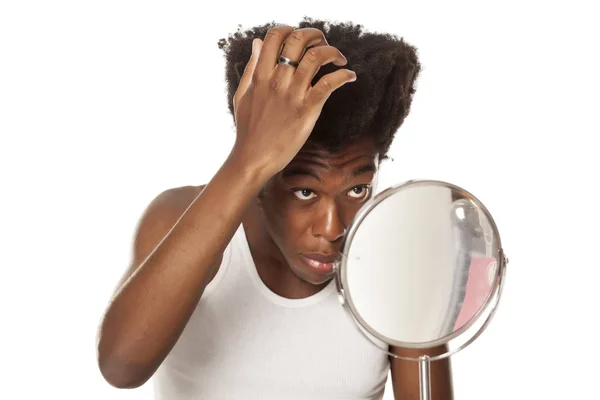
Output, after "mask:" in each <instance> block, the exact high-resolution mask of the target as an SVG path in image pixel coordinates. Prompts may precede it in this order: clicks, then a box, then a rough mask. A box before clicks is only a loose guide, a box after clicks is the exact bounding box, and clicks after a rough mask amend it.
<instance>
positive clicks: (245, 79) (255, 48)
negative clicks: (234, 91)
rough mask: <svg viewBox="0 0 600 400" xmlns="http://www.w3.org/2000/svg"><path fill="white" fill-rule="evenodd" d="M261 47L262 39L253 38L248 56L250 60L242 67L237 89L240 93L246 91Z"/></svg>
mask: <svg viewBox="0 0 600 400" xmlns="http://www.w3.org/2000/svg"><path fill="white" fill-rule="evenodd" d="M261 49H262V40H260V39H254V40H253V41H252V55H251V56H250V60H248V64H246V67H245V68H244V73H243V74H242V77H241V79H240V84H239V85H238V90H239V91H240V93H242V94H243V93H244V92H245V91H246V89H247V88H248V85H250V82H251V81H252V75H253V74H254V68H255V67H256V63H257V62H258V57H259V56H260V51H261Z"/></svg>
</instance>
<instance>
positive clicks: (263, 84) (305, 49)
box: [233, 25, 356, 179]
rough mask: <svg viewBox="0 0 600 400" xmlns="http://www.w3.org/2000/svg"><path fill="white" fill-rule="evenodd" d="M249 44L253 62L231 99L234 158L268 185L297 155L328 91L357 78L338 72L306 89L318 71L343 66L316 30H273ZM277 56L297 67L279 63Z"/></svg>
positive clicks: (353, 75)
mask: <svg viewBox="0 0 600 400" xmlns="http://www.w3.org/2000/svg"><path fill="white" fill-rule="evenodd" d="M252 43H253V51H252V56H251V57H250V60H249V62H248V64H247V65H246V68H245V70H244V73H243V75H242V77H241V80H240V84H239V86H238V88H237V91H236V93H235V95H234V98H233V107H234V118H235V123H236V130H237V138H236V141H235V146H234V149H233V154H234V155H235V157H238V158H239V159H241V160H243V163H242V165H247V166H249V167H251V168H256V169H257V170H259V171H260V172H261V175H264V177H265V178H266V179H268V178H270V177H271V176H273V175H275V174H276V173H278V172H279V171H281V170H282V169H283V168H284V167H285V166H286V165H287V164H288V163H289V162H290V161H291V160H292V159H293V158H294V156H296V154H297V153H298V152H299V151H300V149H301V148H302V146H303V145H304V144H305V142H306V141H307V139H308V137H309V135H310V133H311V132H312V130H313V127H314V125H315V123H316V121H317V119H318V117H319V115H320V113H321V110H322V109H323V106H324V104H325V102H326V101H327V99H328V98H329V96H330V95H331V94H332V93H333V91H335V90H336V89H338V88H339V87H341V86H342V85H344V84H346V83H348V82H352V81H354V80H356V74H355V72H353V71H350V70H348V69H343V68H341V69H338V70H336V71H334V72H331V73H329V74H327V75H324V76H323V77H321V79H320V80H319V81H318V82H317V83H315V85H314V86H313V85H312V84H311V83H312V80H313V78H314V76H315V75H316V74H317V72H318V71H319V69H320V68H321V67H322V66H323V65H325V64H329V63H333V64H334V65H337V66H340V67H341V66H344V65H346V64H347V60H346V58H345V57H344V55H343V54H342V53H341V52H340V51H339V50H338V49H337V48H335V47H333V46H329V45H328V43H327V41H326V39H325V36H324V34H323V32H322V31H320V30H318V29H315V28H304V29H296V30H295V29H293V28H292V27H289V26H286V25H282V26H277V27H274V28H271V29H270V30H269V31H268V32H267V34H266V36H265V38H264V42H263V41H261V40H260V39H255V40H253V42H252ZM282 48H283V50H281V49H282ZM280 51H281V55H283V56H285V57H287V58H289V59H291V60H292V61H297V62H298V63H299V64H298V66H292V65H288V64H282V63H279V56H280Z"/></svg>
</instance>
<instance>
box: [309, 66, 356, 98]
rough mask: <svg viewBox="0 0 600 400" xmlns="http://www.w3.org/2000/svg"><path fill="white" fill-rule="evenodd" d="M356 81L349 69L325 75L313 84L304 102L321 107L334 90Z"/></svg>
mask: <svg viewBox="0 0 600 400" xmlns="http://www.w3.org/2000/svg"><path fill="white" fill-rule="evenodd" d="M355 80H356V73H355V72H354V71H351V70H349V69H339V70H337V71H335V72H332V73H330V74H327V75H325V76H323V77H321V79H319V81H318V82H317V83H316V84H315V86H313V87H312V88H310V90H309V91H308V92H307V94H306V100H307V101H308V102H309V103H310V104H316V105H318V106H320V107H323V105H324V104H325V101H327V99H328V98H329V96H331V93H333V92H334V91H335V90H336V89H338V88H340V87H341V86H343V85H345V84H346V83H348V82H354V81H355Z"/></svg>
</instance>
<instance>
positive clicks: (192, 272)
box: [98, 157, 264, 388]
mask: <svg viewBox="0 0 600 400" xmlns="http://www.w3.org/2000/svg"><path fill="white" fill-rule="evenodd" d="M242 167H245V166H242V165H240V164H236V161H235V160H234V159H233V158H231V157H230V159H228V160H227V161H226V162H225V163H224V164H223V166H222V168H221V169H220V170H219V171H218V173H217V174H216V175H215V176H214V178H213V179H212V180H211V181H210V182H209V183H208V184H207V185H206V187H205V188H204V189H203V190H202V192H201V193H200V194H199V195H197V196H196V197H195V198H194V197H191V196H190V194H192V196H194V195H195V194H194V193H193V192H191V191H190V189H189V188H184V189H183V191H184V192H185V191H187V193H182V190H181V189H178V190H177V191H167V192H164V193H162V194H161V195H159V196H158V197H157V198H156V199H154V201H153V202H152V203H151V204H150V205H149V207H148V209H147V211H146V212H145V214H144V216H143V218H142V219H141V221H140V224H139V228H138V232H137V234H136V238H135V246H134V257H133V258H134V259H133V261H132V265H131V267H130V270H129V271H128V273H127V274H126V276H125V277H124V279H123V284H122V285H120V287H119V288H118V289H117V291H116V293H115V296H114V297H113V299H112V301H111V304H110V305H109V307H108V309H107V310H106V313H105V315H104V318H103V320H102V323H101V326H100V331H99V336H98V362H99V366H100V370H101V372H102V374H103V376H104V377H105V379H106V380H107V381H108V382H109V383H110V384H111V385H113V386H116V387H120V388H132V387H138V386H140V385H142V384H143V383H145V382H146V381H147V380H148V379H149V378H150V377H151V376H152V374H153V373H154V372H155V371H156V369H157V368H158V367H159V365H160V364H161V363H162V361H163V360H164V358H165V357H166V356H167V354H168V353H169V352H170V350H171V349H172V347H173V346H174V345H175V343H176V341H177V339H178V338H179V336H180V335H181V333H182V331H183V329H184V327H185V325H186V324H187V322H188V321H189V318H190V317H191V314H192V312H193V310H194V309H195V307H196V305H197V303H198V301H199V299H200V297H201V296H202V293H203V291H204V289H205V287H206V285H207V284H208V283H209V282H210V280H211V279H212V277H213V276H214V275H215V273H216V269H217V268H218V266H219V264H220V262H221V259H222V255H223V251H224V250H225V248H226V246H227V244H228V243H229V241H230V240H231V238H232V236H233V234H234V233H235V231H236V229H237V228H238V227H239V225H240V223H241V220H242V216H243V214H244V212H245V210H246V208H247V206H248V204H249V202H250V200H251V199H252V198H253V197H255V196H256V195H257V194H258V192H259V190H260V188H261V185H262V184H264V179H261V177H260V176H259V175H258V174H255V173H253V172H252V170H251V169H249V168H246V167H245V168H242ZM192 190H193V189H192ZM196 192H197V190H196ZM190 197H191V200H189V199H190ZM186 198H187V200H186ZM190 203H191V204H190ZM186 204H189V207H187V205H186Z"/></svg>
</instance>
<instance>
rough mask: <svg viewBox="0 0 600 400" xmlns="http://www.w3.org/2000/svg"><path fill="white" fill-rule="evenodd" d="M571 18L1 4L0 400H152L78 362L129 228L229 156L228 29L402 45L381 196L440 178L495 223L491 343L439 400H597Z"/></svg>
mask: <svg viewBox="0 0 600 400" xmlns="http://www.w3.org/2000/svg"><path fill="white" fill-rule="evenodd" d="M589 4H593V2H591V1H590V2H583V1H581V2H576V1H569V2H566V1H564V2H562V3H558V2H550V1H544V2H542V1H539V2H532V1H529V2H525V1H512V2H509V1H501V2H500V1H499V2H482V1H479V2H475V1H473V2H470V3H465V2H444V3H442V2H439V3H437V4H433V3H429V2H425V1H415V2H411V3H408V2H401V1H397V2H385V3H384V2H377V1H367V2H356V3H354V4H351V3H350V2H341V1H340V2H327V1H301V2H298V1H293V2H282V1H278V2H274V1H261V2H244V3H242V2H235V3H234V2H209V3H208V4H207V5H201V3H200V2H189V1H188V2H184V1H179V2H155V1H144V2H142V1H135V2H134V1H125V0H120V1H109V0H105V1H102V2H91V1H44V2H42V1H38V2H33V1H24V0H23V1H3V2H2V3H1V6H0V134H1V143H0V174H1V178H2V180H1V186H0V187H1V190H2V195H1V196H0V213H1V215H0V216H1V219H0V226H1V230H0V235H1V237H0V239H1V240H0V246H1V253H0V254H1V258H0V262H1V263H2V264H1V268H2V274H1V275H0V284H1V286H2V287H1V290H0V296H1V301H0V316H1V323H2V329H1V330H0V332H1V334H0V335H1V341H0V347H1V356H0V366H1V367H0V368H1V373H0V382H1V383H0V398H2V399H42V398H61V399H82V398H85V399H131V400H133V399H150V398H151V390H150V389H151V386H150V385H146V386H144V387H142V388H140V389H136V390H130V391H125V390H117V389H114V388H112V387H110V386H109V385H108V384H106V383H105V382H103V380H102V379H101V377H100V375H99V373H98V370H97V367H96V361H95V347H94V346H95V334H96V326H97V323H98V321H99V318H100V316H101V314H102V312H103V310H104V307H105V305H106V302H107V300H108V296H109V295H110V293H111V291H112V289H113V287H114V285H115V283H116V281H117V280H118V279H119V277H120V276H121V274H122V272H123V271H124V270H125V268H126V266H127V264H128V261H129V252H130V245H131V235H132V233H133V231H134V228H135V225H136V222H137V220H138V218H139V216H140V215H141V213H142V211H143V209H144V208H145V206H146V205H147V204H148V202H149V201H150V200H151V199H152V198H153V197H154V196H155V195H156V194H158V193H159V192H161V191H162V190H164V189H166V188H168V187H174V186H180V185H188V184H191V185H197V184H202V183H206V182H207V181H208V180H209V179H210V177H211V176H212V174H213V173H214V172H215V171H216V169H217V168H218V166H219V165H220V163H221V162H222V161H223V159H224V157H225V156H226V155H227V153H228V151H229V149H230V146H231V144H232V142H233V137H234V130H233V124H232V120H231V117H230V116H229V114H228V111H227V106H226V97H225V86H224V72H223V67H224V59H223V57H222V53H221V51H220V50H219V49H218V47H217V41H218V40H219V39H220V38H222V37H225V36H226V35H227V34H228V33H229V32H233V31H235V30H236V29H237V24H238V23H239V24H243V26H244V27H249V26H251V25H254V24H259V23H264V22H267V21H271V20H276V21H278V22H283V23H288V24H295V23H296V22H297V21H299V20H300V19H301V17H302V16H303V15H310V16H312V17H315V18H326V19H333V20H352V21H354V22H358V23H362V24H364V25H365V26H366V27H367V29H369V30H379V31H389V32H393V33H397V34H399V35H401V36H404V37H405V38H406V39H407V40H408V41H409V42H411V43H413V44H415V45H416V46H417V47H418V48H419V50H420V56H421V60H422V63H423V65H424V70H423V73H422V75H421V78H420V80H419V87H418V92H417V95H416V97H415V101H414V106H413V110H412V113H411V115H410V116H409V118H408V120H407V121H406V123H405V125H404V126H403V127H402V128H401V129H400V131H399V134H398V137H397V140H396V142H395V144H394V146H393V148H392V150H391V155H392V156H393V157H394V159H395V161H393V162H388V163H387V164H386V165H385V167H384V168H385V170H384V171H383V177H382V182H381V184H382V186H387V185H390V184H394V183H398V182H401V181H404V180H406V179H412V178H433V179H441V180H447V181H450V182H452V183H455V184H458V185H460V186H463V187H464V188H466V189H467V190H469V191H471V192H473V193H474V194H475V195H476V196H477V197H479V198H480V199H481V200H482V201H483V202H484V204H485V205H486V206H487V207H488V208H489V209H490V211H491V212H492V214H493V216H494V218H495V219H496V222H497V223H498V225H499V228H500V232H501V234H502V239H503V242H504V247H505V249H506V251H507V253H508V256H509V258H510V260H511V263H510V264H509V270H508V276H507V286H506V289H505V291H504V297H503V299H502V302H501V305H500V309H499V311H498V314H497V316H496V318H495V319H494V320H493V323H492V324H491V325H490V327H489V329H488V330H487V331H486V332H484V334H483V335H482V336H481V337H480V338H479V339H478V340H477V341H476V342H475V343H474V344H473V345H472V346H471V347H468V348H467V349H465V350H464V351H463V352H461V353H458V354H457V355H455V356H454V357H453V365H454V382H455V389H456V398H457V399H461V400H462V399H481V398H485V399H488V400H492V399H507V398H516V399H524V398H546V397H550V396H552V397H553V398H555V397H556V398H576V396H585V398H593V397H594V396H597V382H596V381H597V378H596V374H595V372H594V370H596V372H597V364H596V362H595V361H592V359H591V358H592V357H597V356H599V355H600V352H599V350H598V345H597V342H596V341H595V339H596V338H597V337H598V336H599V335H598V328H593V326H594V324H595V323H596V322H597V321H598V318H599V317H598V315H600V312H598V311H597V306H598V304H599V301H598V296H597V293H598V278H599V277H600V274H599V273H598V269H599V267H600V262H599V258H598V251H597V249H598V239H599V237H600V234H599V232H598V226H599V223H600V218H599V211H598V201H599V200H600V198H599V195H598V194H597V190H596V186H597V183H598V181H599V178H598V174H600V162H599V161H598V149H599V147H598V146H597V145H596V144H595V143H596V141H597V139H598V135H599V134H600V124H599V122H598V110H597V109H598V106H599V102H598V93H600V80H599V78H598V71H599V70H600V63H599V62H598V56H597V54H598V50H597V49H598V44H597V40H598V39H599V38H600V34H599V28H598V25H597V18H596V17H597V15H598V13H597V12H594V10H593V9H592V6H590V5H589ZM208 7H215V8H213V9H209V8H208ZM517 387H519V388H518V389H517ZM392 397H393V396H392V395H391V391H388V393H387V395H386V399H392Z"/></svg>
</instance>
